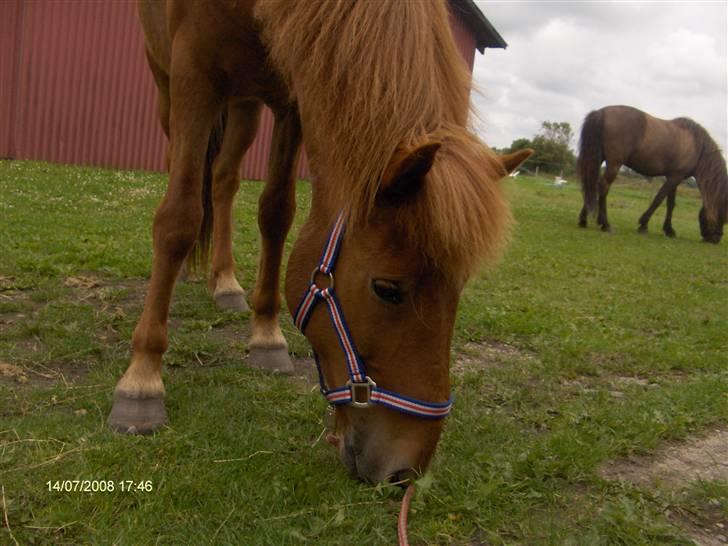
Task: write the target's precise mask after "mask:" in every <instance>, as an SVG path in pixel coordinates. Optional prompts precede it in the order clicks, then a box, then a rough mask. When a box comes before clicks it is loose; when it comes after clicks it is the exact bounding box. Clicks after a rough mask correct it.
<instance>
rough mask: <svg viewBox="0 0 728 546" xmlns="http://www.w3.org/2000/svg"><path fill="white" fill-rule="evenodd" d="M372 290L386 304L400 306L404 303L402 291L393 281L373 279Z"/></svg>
mask: <svg viewBox="0 0 728 546" xmlns="http://www.w3.org/2000/svg"><path fill="white" fill-rule="evenodd" d="M372 290H374V293H375V294H376V295H377V297H379V299H381V300H384V301H386V302H387V303H393V304H395V305H400V304H401V303H402V302H403V301H404V296H403V294H402V290H401V289H400V287H399V284H397V283H396V282H394V281H384V280H381V279H374V280H373V281H372Z"/></svg>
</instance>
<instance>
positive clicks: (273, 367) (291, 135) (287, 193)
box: [250, 108, 301, 373]
mask: <svg viewBox="0 0 728 546" xmlns="http://www.w3.org/2000/svg"><path fill="white" fill-rule="evenodd" d="M300 142H301V126H300V121H299V118H298V111H297V110H296V109H295V108H292V109H289V110H287V111H284V112H277V113H276V120H275V128H274V130H273V141H272V145H271V155H270V161H269V165H268V180H267V183H266V186H265V189H264V190H263V193H262V195H261V196H260V202H259V208H258V226H259V228H260V234H261V251H260V263H259V266H258V277H257V279H256V283H255V290H254V292H253V298H252V300H251V301H252V304H253V311H254V315H253V320H252V333H251V340H250V364H251V366H254V367H257V368H263V369H266V370H270V371H279V372H285V373H290V372H292V371H293V364H292V362H291V359H290V357H289V356H288V344H287V343H286V340H285V338H284V337H283V334H282V333H281V327H280V324H279V323H278V315H279V312H280V307H281V296H280V269H281V259H282V256H283V243H284V242H285V240H286V235H287V234H288V231H289V230H290V228H291V223H292V221H293V214H294V212H295V209H296V201H295V195H296V186H295V182H296V164H297V160H298V151H299V147H300Z"/></svg>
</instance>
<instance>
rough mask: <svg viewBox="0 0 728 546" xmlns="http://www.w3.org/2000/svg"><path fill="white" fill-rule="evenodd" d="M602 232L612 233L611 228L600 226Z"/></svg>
mask: <svg viewBox="0 0 728 546" xmlns="http://www.w3.org/2000/svg"><path fill="white" fill-rule="evenodd" d="M602 231H603V232H604V233H612V226H602Z"/></svg>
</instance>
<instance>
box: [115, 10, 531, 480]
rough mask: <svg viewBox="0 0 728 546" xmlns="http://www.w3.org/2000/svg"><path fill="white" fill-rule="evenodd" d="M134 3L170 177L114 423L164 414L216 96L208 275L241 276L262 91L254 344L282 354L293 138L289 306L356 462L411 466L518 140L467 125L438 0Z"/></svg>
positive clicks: (375, 467)
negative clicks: (264, 138) (243, 192)
mask: <svg viewBox="0 0 728 546" xmlns="http://www.w3.org/2000/svg"><path fill="white" fill-rule="evenodd" d="M139 8H140V15H141V20H142V25H143V27H144V32H145V35H146V47H147V56H148V59H149V64H150V66H151V68H152V71H153V73H154V76H155V79H156V82H157V85H158V87H159V92H160V111H161V117H162V125H163V126H164V127H165V130H166V131H167V133H168V135H169V139H170V147H169V185H168V187H167V192H166V194H165V196H164V198H163V200H162V202H161V204H160V205H159V208H158V209H157V212H156V215H155V219H154V228H153V233H154V238H153V240H154V259H153V267H152V276H151V280H150V284H149V290H148V293H147V296H146V300H145V304H144V311H143V313H142V316H141V318H140V320H139V323H138V325H137V327H136V329H135V331H134V336H133V355H132V359H131V364H130V366H129V368H128V369H127V371H126V373H125V374H124V376H123V377H122V378H121V380H120V381H119V383H118V385H117V387H116V391H115V394H114V405H113V408H112V411H111V415H110V417H109V424H110V426H111V427H112V428H114V429H115V430H119V431H124V432H137V433H146V432H151V431H153V430H156V429H158V428H159V427H161V426H162V425H163V424H164V423H165V422H166V412H165V409H164V386H163V384H162V380H161V374H160V371H161V365H162V355H163V353H164V351H165V350H166V348H167V316H168V310H169V304H170V298H171V294H172V287H173V285H174V282H175V279H176V278H177V274H178V272H179V270H180V267H181V265H182V263H183V261H184V260H185V257H186V256H187V255H188V253H189V252H190V249H191V248H192V246H193V244H194V242H195V240H196V237H197V235H198V233H199V231H200V226H201V224H202V218H203V208H204V207H203V206H202V205H201V202H202V190H201V186H202V178H203V176H202V175H203V170H204V162H205V154H206V149H208V146H209V144H208V140H209V139H208V137H209V136H210V135H211V134H214V131H213V129H214V126H215V124H216V123H217V120H218V119H219V116H220V113H221V112H223V111H225V112H226V117H227V122H226V128H225V131H224V135H223V138H222V143H221V146H220V151H219V155H218V156H217V157H216V159H215V161H214V164H213V168H212V205H213V210H214V211H215V218H216V219H215V222H214V223H213V228H212V231H213V258H212V261H213V268H212V280H211V285H212V287H213V289H214V290H218V289H219V290H221V292H222V293H225V292H226V291H227V293H230V294H232V293H238V294H240V293H242V289H240V290H238V289H239V285H237V282H233V280H231V279H234V277H231V275H232V258H231V254H230V253H229V240H230V223H229V218H230V214H231V203H232V198H233V196H234V194H235V192H236V190H237V186H238V180H237V176H238V174H237V173H238V166H239V164H240V160H241V158H242V156H243V154H244V152H245V150H246V148H247V146H248V145H249V144H250V142H251V141H252V139H253V136H254V134H255V131H256V123H257V119H258V115H259V112H260V109H261V106H262V104H267V105H268V106H269V107H270V108H271V109H272V111H273V113H274V117H275V129H274V134H273V145H272V151H271V158H270V168H269V174H268V179H267V183H266V186H265V189H264V191H263V193H262V195H261V197H260V203H259V217H258V224H259V228H260V232H261V243H262V248H261V253H260V263H259V270H258V276H257V281H256V285H255V289H254V292H253V296H252V300H251V304H252V308H253V311H254V315H253V319H252V322H251V328H252V335H251V341H250V357H251V363H252V364H253V365H256V366H259V367H263V368H266V369H280V368H281V367H285V366H287V365H290V359H289V357H288V354H287V345H286V341H285V339H284V337H283V335H282V334H281V330H280V327H279V323H278V318H279V317H278V315H279V308H280V295H279V271H280V265H281V259H282V249H283V243H284V240H285V238H286V235H287V233H288V230H289V228H290V226H291V222H292V218H293V214H294V206H295V201H294V191H295V183H294V182H295V180H294V173H295V166H296V161H297V156H298V151H299V147H300V143H301V141H302V140H303V141H305V143H306V149H307V152H308V155H309V159H310V163H311V167H312V170H313V171H314V172H315V173H316V175H317V178H316V180H315V181H314V183H313V195H312V207H311V212H310V216H309V218H308V220H307V222H306V223H305V225H304V226H303V228H302V229H301V232H300V235H299V238H298V240H297V241H296V244H295V247H294V249H293V251H292V254H291V256H290V260H289V265H288V270H287V277H286V283H285V288H286V296H287V300H288V304H289V308H290V309H291V311H292V312H294V309H296V311H295V316H296V318H297V322H298V319H299V318H300V317H301V313H299V311H300V309H301V307H305V308H306V309H307V311H306V313H303V314H304V315H305V317H303V319H302V320H301V327H302V328H305V334H306V336H307V337H308V339H309V341H310V342H311V344H312V346H313V348H314V351H315V354H316V355H317V360H318V363H319V365H320V375H321V381H322V389H323V390H324V392H325V393H326V396H327V398H328V399H329V401H330V402H331V403H332V404H334V405H335V407H336V419H335V432H336V435H337V438H338V442H337V443H338V445H339V449H340V455H341V457H342V459H343V460H344V462H345V463H346V464H347V466H348V467H349V469H350V470H351V471H352V472H353V473H355V474H356V475H358V476H359V477H361V478H363V479H365V480H368V481H379V480H382V479H386V478H391V477H402V475H403V474H402V472H407V473H409V472H411V471H415V472H419V471H422V470H424V469H425V468H426V466H427V465H428V463H429V461H430V459H431V457H432V455H433V453H434V450H435V446H436V444H437V441H438V439H439V436H440V432H441V430H442V423H443V421H442V419H438V418H432V419H430V418H428V417H431V416H434V417H442V416H443V415H444V414H446V412H447V411H449V403H448V399H449V397H450V384H449V373H448V367H449V352H450V340H451V336H452V330H453V322H454V319H455V311H456V307H457V303H458V299H459V294H460V291H461V289H462V287H463V284H464V282H465V280H466V279H467V278H468V276H469V275H470V274H471V273H472V272H473V271H474V270H475V268H476V266H477V265H478V264H479V263H480V262H482V261H486V262H493V261H494V260H495V259H496V258H497V256H498V254H499V252H500V250H501V248H502V246H503V243H504V240H505V238H506V234H507V226H508V223H509V212H508V208H507V206H506V204H505V202H504V201H503V198H502V196H501V190H500V184H499V179H501V178H502V177H503V176H505V175H506V174H507V172H509V171H511V170H513V169H514V168H516V167H517V166H518V165H519V164H520V163H521V162H522V161H524V160H525V159H526V158H527V157H528V155H530V151H528V150H527V151H522V152H518V153H516V154H512V155H509V156H504V157H498V156H496V155H495V154H493V152H492V151H491V150H490V149H489V148H488V147H487V146H485V145H484V144H483V143H482V142H481V141H480V140H478V139H477V138H476V137H475V136H474V135H472V134H471V133H470V132H469V131H468V129H467V128H466V123H467V118H468V114H469V106H468V105H469V91H470V78H469V74H468V73H467V70H466V69H465V67H464V63H463V61H462V59H461V58H460V54H459V52H458V51H457V49H456V46H455V44H454V41H453V38H452V34H451V31H450V27H449V22H448V11H447V5H446V3H445V1H444V0H428V1H420V2H401V1H399V0H391V1H381V2H355V3H352V2H319V1H312V0H300V1H295V0H259V1H257V2H256V1H255V0H240V1H238V2H229V1H224V0H189V1H186V2H171V1H169V2H166V3H164V2H161V1H157V0H143V1H141V2H140V4H139ZM344 223H345V230H344V228H343V226H344ZM332 227H333V231H332ZM330 234H331V235H330ZM336 234H338V235H336ZM335 235H336V236H335ZM332 241H333V243H332ZM332 245H333V246H332ZM334 247H335V248H334ZM324 248H326V250H325V251H324ZM322 252H323V258H322ZM327 256H328V257H327ZM326 264H328V265H326ZM324 265H326V267H324ZM334 265H335V284H336V291H335V292H334V288H333V284H334V269H333V267H334ZM312 271H314V274H312V273H311V272H312ZM319 273H320V274H319ZM327 277H328V280H327ZM319 283H320V284H321V286H319ZM220 287H221V288H220ZM309 295H311V296H310V297H311V301H309V300H307V298H309ZM302 298H303V302H304V303H305V302H308V303H306V305H298V304H299V301H302ZM320 301H325V304H323V303H321V304H319V305H318V306H315V305H313V304H312V303H311V302H314V303H315V302H320ZM309 304H310V305H309ZM297 306H298V308H297ZM324 307H326V308H328V311H329V313H326V311H325V310H324V309H323V308H324ZM330 317H331V318H330ZM332 319H333V321H332ZM342 336H343V337H342ZM352 362H355V364H352ZM352 365H354V366H355V367H356V366H359V365H361V366H360V367H357V368H356V369H354V370H353V371H352ZM364 366H365V367H366V368H365V370H364ZM360 372H361V375H363V378H359V379H357V377H358V375H357V374H359V373H360ZM403 408H404V409H403ZM412 408H415V409H414V410H413V409H412ZM418 408H419V409H418ZM428 412H429V413H428Z"/></svg>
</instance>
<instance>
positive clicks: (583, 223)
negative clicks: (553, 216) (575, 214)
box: [577, 221, 586, 228]
mask: <svg viewBox="0 0 728 546" xmlns="http://www.w3.org/2000/svg"><path fill="white" fill-rule="evenodd" d="M577 225H578V226H579V227H580V228H585V227H586V222H582V221H579V223H578V224H577Z"/></svg>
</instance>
